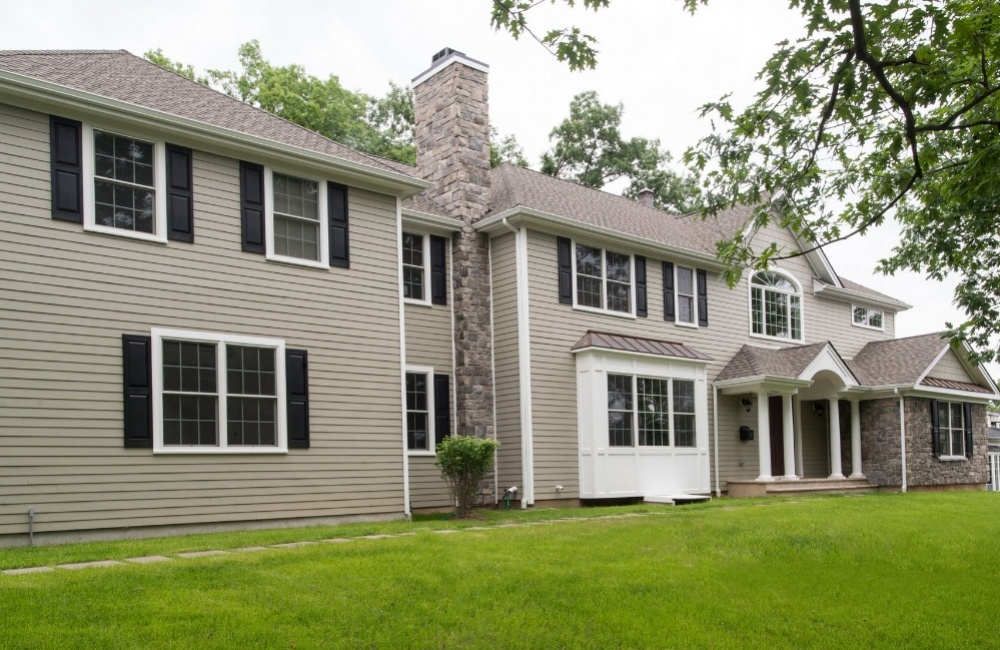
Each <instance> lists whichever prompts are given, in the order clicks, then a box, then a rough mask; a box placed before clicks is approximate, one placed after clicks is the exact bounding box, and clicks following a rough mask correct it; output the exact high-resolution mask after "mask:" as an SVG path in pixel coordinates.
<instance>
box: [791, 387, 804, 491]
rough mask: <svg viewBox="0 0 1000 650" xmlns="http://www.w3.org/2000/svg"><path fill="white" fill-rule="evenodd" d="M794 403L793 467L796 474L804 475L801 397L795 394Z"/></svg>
mask: <svg viewBox="0 0 1000 650" xmlns="http://www.w3.org/2000/svg"><path fill="white" fill-rule="evenodd" d="M792 399H793V400H794V401H793V404H794V405H795V408H794V411H795V469H796V470H797V472H796V473H797V474H798V476H799V477H800V478H801V477H803V476H805V471H804V470H803V469H802V468H803V467H804V466H805V463H803V462H802V398H801V397H799V396H798V395H796V396H795V397H793V398H792Z"/></svg>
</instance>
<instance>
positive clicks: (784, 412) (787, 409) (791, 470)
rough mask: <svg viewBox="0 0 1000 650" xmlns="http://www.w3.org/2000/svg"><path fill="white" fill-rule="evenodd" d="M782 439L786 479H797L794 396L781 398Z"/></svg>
mask: <svg viewBox="0 0 1000 650" xmlns="http://www.w3.org/2000/svg"><path fill="white" fill-rule="evenodd" d="M781 438H782V440H781V441H782V443H784V447H785V449H784V451H785V478H786V479H797V478H799V477H798V476H797V475H796V474H795V424H794V420H793V419H792V396H791V395H782V396H781Z"/></svg>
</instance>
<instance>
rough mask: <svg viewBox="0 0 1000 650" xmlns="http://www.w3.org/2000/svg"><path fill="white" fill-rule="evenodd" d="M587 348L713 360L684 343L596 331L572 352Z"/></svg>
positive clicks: (591, 332)
mask: <svg viewBox="0 0 1000 650" xmlns="http://www.w3.org/2000/svg"><path fill="white" fill-rule="evenodd" d="M587 348H601V349H604V350H617V351H619V352H634V353H636V354H654V355H656V356H661V357H672V358H675V359H697V360H699V361H712V360H713V359H712V357H710V356H708V355H707V354H703V353H701V352H698V351H697V350H695V349H694V348H690V347H688V346H686V345H684V344H683V343H675V342H673V341H660V340H657V339H646V338H641V337H638V336H628V335H625V334H613V333H611V332H598V331H595V330H587V333H586V334H584V335H583V338H582V339H580V340H579V341H577V342H576V345H574V346H573V347H572V351H573V352H578V351H580V350H585V349H587Z"/></svg>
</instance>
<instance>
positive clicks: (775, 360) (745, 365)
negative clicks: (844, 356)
mask: <svg viewBox="0 0 1000 650" xmlns="http://www.w3.org/2000/svg"><path fill="white" fill-rule="evenodd" d="M828 345H830V343H828V342H826V341H824V342H822V343H812V344H810V345H797V346H795V347H791V348H783V349H781V350H773V349H770V348H757V347H753V346H751V345H744V346H743V347H742V348H740V350H739V351H738V352H737V353H736V354H735V355H733V358H732V359H730V360H729V363H728V364H726V367H725V368H723V369H722V372H720V373H719V376H718V377H716V379H715V380H716V381H717V382H720V381H728V380H734V379H744V378H747V377H763V376H767V377H782V378H787V379H799V378H800V377H801V375H802V373H803V372H805V370H806V368H808V367H809V364H811V363H812V362H813V361H815V359H816V357H818V356H819V355H820V353H821V352H822V351H823V350H824V349H825V348H826V347H827V346H828ZM830 347H831V348H832V347H833V346H830Z"/></svg>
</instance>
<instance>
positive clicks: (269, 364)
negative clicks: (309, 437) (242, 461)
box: [152, 329, 287, 453]
mask: <svg viewBox="0 0 1000 650" xmlns="http://www.w3.org/2000/svg"><path fill="white" fill-rule="evenodd" d="M284 348H285V344H284V341H281V340H278V339H264V338H253V337H244V336H229V335H219V334H210V333H200V332H187V331H177V330H157V329H154V330H153V331H152V361H153V373H152V378H153V398H154V407H153V413H154V420H153V446H154V449H155V450H156V451H159V452H204V453H211V452H230V453H235V452H241V453H245V452H283V451H286V450H287V440H286V424H285V372H284V359H285V349H284Z"/></svg>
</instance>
